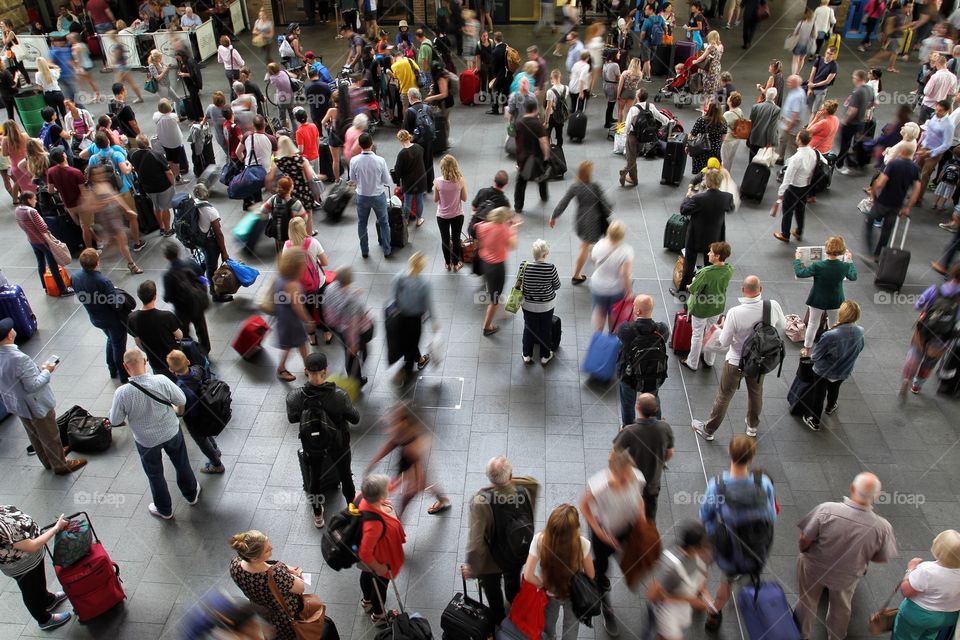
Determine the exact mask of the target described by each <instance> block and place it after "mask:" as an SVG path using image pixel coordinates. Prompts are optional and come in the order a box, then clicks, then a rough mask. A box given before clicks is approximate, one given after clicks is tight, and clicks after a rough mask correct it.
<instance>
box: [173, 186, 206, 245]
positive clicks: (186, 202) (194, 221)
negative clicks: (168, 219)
mask: <svg viewBox="0 0 960 640" xmlns="http://www.w3.org/2000/svg"><path fill="white" fill-rule="evenodd" d="M209 206H210V203H208V202H205V201H203V200H200V201H198V200H195V199H194V198H193V197H192V196H190V195H189V194H186V193H184V194H177V195H176V196H174V198H173V231H174V233H175V234H176V236H177V240H179V241H180V244H182V245H183V246H185V247H186V248H187V249H203V248H204V247H206V245H207V238H209V237H210V231H209V230H208V231H207V233H204V232H202V231H200V207H209Z"/></svg>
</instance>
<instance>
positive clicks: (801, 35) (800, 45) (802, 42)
mask: <svg viewBox="0 0 960 640" xmlns="http://www.w3.org/2000/svg"><path fill="white" fill-rule="evenodd" d="M793 35H795V36H796V37H797V43H796V44H795V45H793V50H792V51H791V53H792V54H793V62H792V63H791V68H792V69H793V75H800V71H801V70H802V69H803V63H804V62H806V60H807V56H808V55H810V54H811V53H813V52H814V49H815V48H816V46H817V28H816V26H815V25H814V22H813V11H811V10H810V9H809V8H807V9H806V11H804V12H803V20H801V21H800V22H798V23H797V26H796V28H795V29H794V30H793Z"/></svg>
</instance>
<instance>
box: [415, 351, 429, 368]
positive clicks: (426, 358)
mask: <svg viewBox="0 0 960 640" xmlns="http://www.w3.org/2000/svg"><path fill="white" fill-rule="evenodd" d="M429 362H430V354H427V355H425V356H423V357H421V358H420V360H418V361H417V369H418V370H420V371H423V368H424V367H425V366H427V363H429Z"/></svg>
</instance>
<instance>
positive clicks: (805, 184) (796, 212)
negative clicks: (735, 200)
mask: <svg viewBox="0 0 960 640" xmlns="http://www.w3.org/2000/svg"><path fill="white" fill-rule="evenodd" d="M784 135H787V134H786V132H784ZM812 139H813V136H811V135H810V131H808V130H807V129H801V130H800V133H798V134H797V135H796V142H795V145H796V147H797V150H796V152H795V153H794V154H793V155H792V156H790V159H789V160H788V161H787V167H786V171H785V172H784V174H783V182H782V183H780V187H779V189H777V202H776V203H775V204H774V206H773V211H772V213H771V214H770V215H771V216H776V215H777V212H778V211H779V210H780V209H782V210H783V215H782V216H781V219H780V231H774V232H773V237H774V238H776V239H777V240H779V241H780V242H786V243H789V242H790V235H791V233H792V234H793V237H794V238H796V239H797V241H798V242H799V241H800V240H802V238H803V223H804V221H805V218H806V211H807V194H808V193H809V191H810V187H811V186H815V185H813V176H814V173H815V172H816V166H817V163H818V162H820V161H821V160H820V156H819V155H818V154H817V152H816V151H815V150H814V149H812V148H811V147H810V140H812ZM794 218H796V220H797V226H796V227H795V228H794V229H793V231H792V232H791V231H790V227H791V225H792V223H793V220H794Z"/></svg>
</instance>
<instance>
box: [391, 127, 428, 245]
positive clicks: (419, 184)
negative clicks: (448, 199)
mask: <svg viewBox="0 0 960 640" xmlns="http://www.w3.org/2000/svg"><path fill="white" fill-rule="evenodd" d="M397 140H398V141H399V142H400V151H399V153H397V160H396V162H395V164H394V166H393V174H394V176H395V178H396V181H397V184H398V185H399V187H400V193H401V194H402V195H403V219H404V220H409V219H410V218H411V215H415V216H416V219H417V226H418V227H419V226H421V225H422V224H423V220H424V218H423V209H424V206H423V205H424V193H426V191H427V188H428V184H427V180H426V176H427V172H426V169H425V168H424V166H425V161H424V151H423V147H421V146H420V145H419V144H417V143H415V142H414V141H413V135H412V134H411V133H410V132H409V131H407V130H406V129H400V130H399V131H397ZM430 162H431V164H432V162H433V161H432V160H431V161H430Z"/></svg>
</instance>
